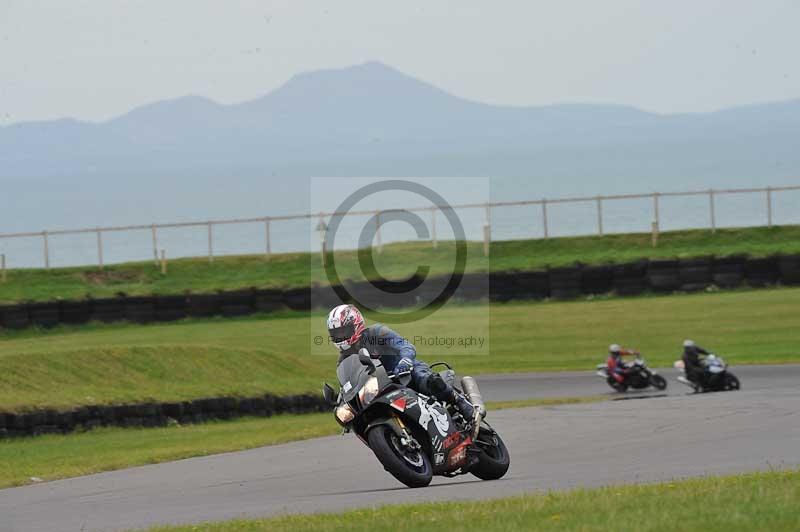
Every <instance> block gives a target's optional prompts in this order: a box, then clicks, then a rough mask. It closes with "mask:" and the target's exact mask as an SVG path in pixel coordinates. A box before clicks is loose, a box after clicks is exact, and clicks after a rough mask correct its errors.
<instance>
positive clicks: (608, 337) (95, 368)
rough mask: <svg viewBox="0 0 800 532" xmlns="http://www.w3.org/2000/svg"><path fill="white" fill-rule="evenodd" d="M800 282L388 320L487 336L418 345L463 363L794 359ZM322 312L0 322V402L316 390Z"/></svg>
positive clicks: (321, 365) (321, 360) (321, 367)
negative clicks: (12, 326) (690, 347)
mask: <svg viewBox="0 0 800 532" xmlns="http://www.w3.org/2000/svg"><path fill="white" fill-rule="evenodd" d="M799 308H800V289H798V288H793V289H790V288H779V289H770V290H754V291H737V292H723V293H714V294H692V295H679V296H658V297H640V298H631V299H625V298H613V299H608V300H595V301H590V302H587V301H575V302H538V303H513V304H492V305H488V306H487V305H485V304H484V305H480V304H475V305H456V306H451V307H448V308H445V309H443V310H441V311H439V312H437V313H434V314H433V315H431V316H430V317H428V318H426V319H425V320H423V321H421V322H418V323H410V324H404V325H400V326H397V327H396V328H397V330H398V331H399V332H400V333H402V334H404V335H406V336H407V337H409V338H411V339H413V338H414V337H415V336H424V337H431V336H453V337H459V336H463V335H475V336H484V335H485V336H486V337H487V338H488V340H487V342H488V343H487V344H486V345H485V347H484V348H483V349H478V348H470V349H458V348H452V349H447V348H443V347H436V346H425V345H418V351H419V357H420V358H421V359H423V360H427V361H436V360H443V359H444V360H448V361H450V362H451V363H453V364H454V365H455V366H456V368H457V369H458V370H459V373H461V374H462V375H463V374H465V373H475V374H480V373H493V372H516V371H541V370H569V369H587V370H589V369H592V368H593V367H594V365H595V364H597V363H598V362H601V361H602V360H604V358H605V353H606V349H607V346H608V344H610V343H612V342H617V343H621V344H624V345H629V346H633V347H638V348H639V349H640V350H641V351H642V352H643V353H644V354H645V357H646V358H647V359H648V362H650V363H651V364H652V365H671V364H672V362H673V361H674V360H675V359H676V358H677V357H678V355H679V352H680V349H681V348H680V345H681V341H682V340H683V339H684V338H685V337H690V338H694V339H695V340H697V341H698V342H699V343H700V344H701V345H704V346H706V347H710V348H712V349H714V350H715V351H716V352H718V353H720V354H724V355H725V356H726V357H727V358H728V360H729V362H731V363H732V364H733V365H737V364H745V363H782V362H793V361H800V351H798V348H797V339H798V336H797V331H798V330H800V313H798V309H799ZM324 327H325V325H324V319H323V313H316V314H313V315H311V316H308V315H305V314H288V313H287V314H283V315H275V316H267V317H261V318H247V319H238V320H225V319H216V320H196V321H192V320H190V321H186V322H179V323H173V324H159V325H148V326H136V325H124V324H120V325H107V326H103V325H89V326H84V327H78V328H74V329H69V328H60V329H55V330H51V331H45V332H40V331H35V330H26V331H19V332H4V333H0V367H2V371H0V410H5V411H15V410H17V411H19V410H24V409H26V408H32V407H44V406H51V407H58V408H68V407H73V406H76V405H84V404H108V403H119V402H133V401H142V400H158V401H174V400H186V399H195V398H198V397H207V396H217V395H240V396H251V395H256V394H259V393H264V392H267V391H271V392H275V393H295V392H304V391H313V392H318V391H319V389H320V383H321V381H322V380H328V381H330V382H335V379H336V377H335V372H334V370H335V364H336V353H335V351H334V349H333V348H331V349H330V350H326V351H325V352H326V353H329V354H327V355H324V356H323V355H309V353H310V352H312V348H313V346H312V345H311V344H312V339H313V337H314V336H315V335H324V334H325V332H326V331H325V328H324Z"/></svg>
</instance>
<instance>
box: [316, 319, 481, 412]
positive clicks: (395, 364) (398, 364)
mask: <svg viewBox="0 0 800 532" xmlns="http://www.w3.org/2000/svg"><path fill="white" fill-rule="evenodd" d="M328 334H329V335H330V338H331V340H332V341H333V343H334V344H335V345H336V347H337V348H339V361H338V362H337V365H338V364H340V363H341V362H342V361H343V360H344V359H345V358H347V357H349V356H351V355H355V354H358V352H359V350H361V349H362V348H366V349H367V350H368V351H369V353H370V356H372V357H373V358H377V359H380V361H381V364H383V367H384V368H385V369H386V371H387V373H394V374H400V373H405V372H408V371H410V372H411V383H410V387H411V388H412V389H414V390H416V391H417V392H419V393H422V394H424V395H428V396H433V397H436V399H438V400H439V401H442V402H445V403H451V404H453V405H455V407H456V409H458V411H459V412H460V413H461V415H462V416H464V419H466V420H467V421H471V422H473V423H477V422H478V421H479V420H480V418H481V417H482V415H483V413H482V412H480V409H479V408H476V407H473V405H472V404H471V403H470V402H469V401H467V399H466V398H465V397H464V396H462V395H461V394H459V393H457V392H456V391H455V390H454V389H453V387H452V386H450V385H449V384H447V383H446V382H445V381H444V379H442V376H441V375H439V374H438V373H436V372H434V371H432V370H431V368H430V366H428V365H427V364H426V363H424V362H422V361H421V360H417V350H416V348H415V347H414V344H412V343H411V342H409V341H408V340H406V339H405V338H403V337H402V336H400V335H399V334H397V333H396V332H394V331H393V330H391V329H390V328H389V327H386V326H385V325H381V324H375V325H372V326H371V327H367V326H366V324H365V322H364V316H362V315H361V312H360V311H359V310H358V309H357V308H356V307H355V306H353V305H339V306H337V307H335V308H334V309H333V310H331V311H330V313H329V314H328Z"/></svg>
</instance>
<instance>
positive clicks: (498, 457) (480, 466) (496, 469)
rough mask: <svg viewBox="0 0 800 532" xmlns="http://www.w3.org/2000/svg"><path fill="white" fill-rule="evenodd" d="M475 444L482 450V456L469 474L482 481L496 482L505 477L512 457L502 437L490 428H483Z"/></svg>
mask: <svg viewBox="0 0 800 532" xmlns="http://www.w3.org/2000/svg"><path fill="white" fill-rule="evenodd" d="M475 444H476V445H477V446H478V447H479V448H480V449H481V454H480V455H479V456H478V463H477V464H475V465H474V466H472V468H470V470H469V472H470V473H472V474H473V475H475V476H476V477H478V478H479V479H481V480H496V479H498V478H501V477H502V476H503V475H505V474H506V472H507V471H508V468H509V466H510V465H511V456H510V455H509V454H508V449H507V448H506V444H505V443H504V442H503V439H502V438H500V435H499V434H497V433H496V432H495V431H493V430H491V429H490V428H487V427H481V429H480V431H479V432H478V439H477V440H476V441H475Z"/></svg>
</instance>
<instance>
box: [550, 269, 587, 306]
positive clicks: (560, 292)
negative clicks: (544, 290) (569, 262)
mask: <svg viewBox="0 0 800 532" xmlns="http://www.w3.org/2000/svg"><path fill="white" fill-rule="evenodd" d="M547 279H548V282H549V283H550V297H553V298H556V299H574V298H576V297H578V296H580V295H582V290H581V266H568V267H566V268H553V269H549V270H547Z"/></svg>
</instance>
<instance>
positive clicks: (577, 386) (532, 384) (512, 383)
mask: <svg viewBox="0 0 800 532" xmlns="http://www.w3.org/2000/svg"><path fill="white" fill-rule="evenodd" d="M599 362H602V361H598V363H599ZM456 369H458V368H456ZM656 371H657V372H658V373H659V374H660V375H663V376H664V377H665V378H666V379H667V383H668V384H667V389H666V390H664V391H663V392H660V391H658V390H653V389H652V388H649V389H645V390H628V392H626V393H625V394H619V393H617V392H615V391H614V390H612V389H611V388H610V387H609V386H608V384H606V382H605V381H604V380H603V379H602V378H600V377H598V376H597V375H595V372H594V371H563V372H558V373H508V374H503V375H482V376H481V377H480V378H479V379H478V384H479V385H480V388H481V393H482V394H483V398H484V399H485V400H486V401H515V400H519V399H530V398H533V397H536V398H539V397H541V398H545V397H580V396H589V395H609V396H610V397H612V398H620V397H623V398H625V397H639V396H653V395H664V394H667V395H685V394H687V393H690V392H691V389H690V388H689V387H687V386H686V385H684V384H681V383H680V382H678V381H677V380H676V378H677V377H678V375H680V373H678V371H677V370H675V369H673V368H656ZM731 371H732V372H733V373H734V374H735V375H736V376H737V377H739V379H740V380H741V382H742V390H767V389H770V388H782V387H787V386H788V387H791V386H797V385H800V365H798V364H791V365H778V366H771V365H770V366H768V365H764V366H731Z"/></svg>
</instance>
